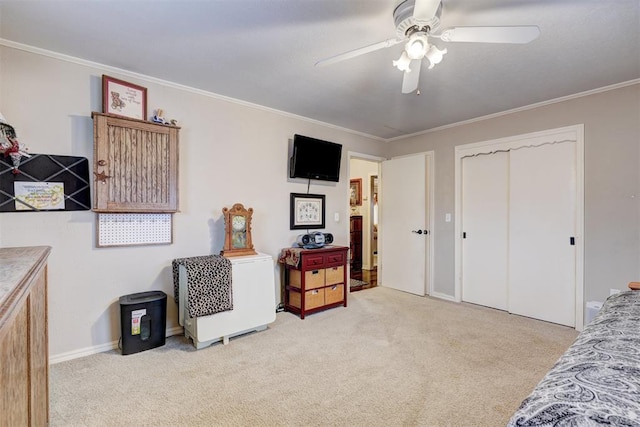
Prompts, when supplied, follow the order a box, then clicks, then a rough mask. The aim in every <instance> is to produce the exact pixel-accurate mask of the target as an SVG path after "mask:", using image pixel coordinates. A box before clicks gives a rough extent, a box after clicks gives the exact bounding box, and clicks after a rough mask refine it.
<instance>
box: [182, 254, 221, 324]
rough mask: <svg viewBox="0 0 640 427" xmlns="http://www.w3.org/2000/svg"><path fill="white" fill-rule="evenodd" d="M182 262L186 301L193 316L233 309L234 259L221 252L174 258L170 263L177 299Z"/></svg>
mask: <svg viewBox="0 0 640 427" xmlns="http://www.w3.org/2000/svg"><path fill="white" fill-rule="evenodd" d="M181 266H182V267H184V269H185V272H186V289H187V302H188V310H189V315H190V316H191V317H200V316H209V315H211V314H214V313H219V312H222V311H228V310H233V292H232V288H231V261H229V260H228V259H227V258H225V257H223V256H220V255H205V256H196V257H191V258H177V259H174V260H173V262H172V263H171V267H172V270H173V294H174V298H175V301H176V302H178V298H179V287H180V274H179V272H180V267H181Z"/></svg>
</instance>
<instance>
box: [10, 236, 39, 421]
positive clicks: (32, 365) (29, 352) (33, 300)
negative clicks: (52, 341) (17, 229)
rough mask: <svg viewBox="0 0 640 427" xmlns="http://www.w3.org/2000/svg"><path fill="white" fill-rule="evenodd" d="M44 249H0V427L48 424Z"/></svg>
mask: <svg viewBox="0 0 640 427" xmlns="http://www.w3.org/2000/svg"><path fill="white" fill-rule="evenodd" d="M50 251H51V248H49V247H48V246H37V247H24V248H0V425H3V426H4V425H7V426H46V425H48V423H49V342H48V335H47V257H48V256H49V252H50Z"/></svg>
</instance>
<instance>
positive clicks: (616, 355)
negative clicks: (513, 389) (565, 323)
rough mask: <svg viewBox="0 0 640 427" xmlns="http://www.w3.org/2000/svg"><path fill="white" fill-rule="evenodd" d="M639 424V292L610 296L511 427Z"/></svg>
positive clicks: (521, 409)
mask: <svg viewBox="0 0 640 427" xmlns="http://www.w3.org/2000/svg"><path fill="white" fill-rule="evenodd" d="M600 425H608V426H639V427H640V291H627V292H622V293H619V294H615V295H612V296H610V297H609V298H608V299H607V300H606V301H605V302H604V304H603V306H602V309H601V310H600V312H599V313H598V314H597V315H596V317H595V318H594V319H593V321H592V322H591V323H590V324H588V325H587V326H586V327H585V329H584V330H583V331H582V332H581V333H580V335H579V336H578V338H577V339H576V341H575V342H574V343H573V344H572V345H571V347H569V349H568V350H567V351H566V353H565V354H564V355H563V356H562V357H561V358H560V359H559V360H558V362H556V364H555V366H554V367H553V368H552V369H551V371H549V372H548V373H547V375H546V376H545V377H544V378H543V379H542V381H541V382H540V383H539V384H538V385H537V386H536V388H535V389H534V390H533V392H532V393H531V394H530V395H529V396H528V397H527V398H526V399H525V400H524V401H523V402H522V404H521V405H520V408H519V409H518V410H517V411H516V413H515V414H514V415H513V417H512V418H511V420H510V421H509V423H508V427H515V426H539V427H542V426H554V427H569V426H571V427H573V426H600Z"/></svg>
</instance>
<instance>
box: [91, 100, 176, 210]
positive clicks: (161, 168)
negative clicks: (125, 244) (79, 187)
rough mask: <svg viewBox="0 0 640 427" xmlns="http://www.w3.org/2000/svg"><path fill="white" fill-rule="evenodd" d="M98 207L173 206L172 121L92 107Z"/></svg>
mask: <svg viewBox="0 0 640 427" xmlns="http://www.w3.org/2000/svg"><path fill="white" fill-rule="evenodd" d="M93 131H94V166H93V172H94V183H95V185H94V206H93V210H94V211H96V212H176V211H177V210H178V131H179V128H178V127H176V126H166V125H159V124H155V123H150V122H145V121H142V120H135V119H127V118H121V117H116V116H112V115H108V114H100V113H93Z"/></svg>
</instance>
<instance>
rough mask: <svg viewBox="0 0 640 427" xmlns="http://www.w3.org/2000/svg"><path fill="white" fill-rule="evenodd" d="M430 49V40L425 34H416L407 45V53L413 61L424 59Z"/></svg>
mask: <svg viewBox="0 0 640 427" xmlns="http://www.w3.org/2000/svg"><path fill="white" fill-rule="evenodd" d="M427 49H429V40H428V39H427V35H426V34H425V33H414V34H412V35H411V36H410V37H409V41H408V42H407V44H406V45H405V48H404V50H405V52H407V56H408V57H409V58H411V59H422V58H424V56H425V55H426V53H427Z"/></svg>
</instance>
